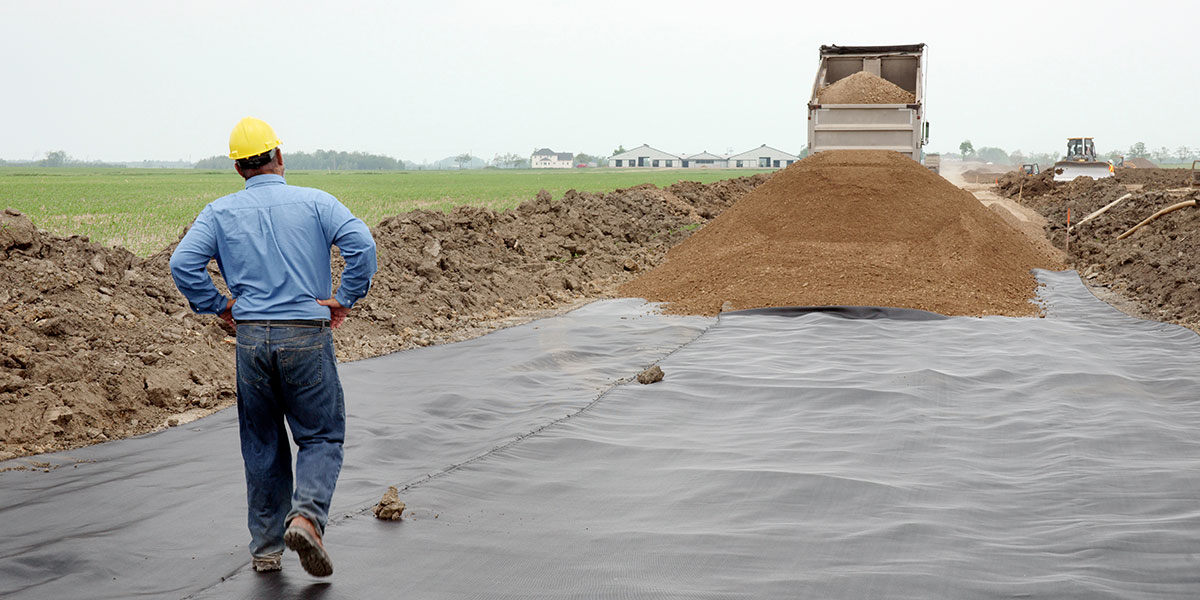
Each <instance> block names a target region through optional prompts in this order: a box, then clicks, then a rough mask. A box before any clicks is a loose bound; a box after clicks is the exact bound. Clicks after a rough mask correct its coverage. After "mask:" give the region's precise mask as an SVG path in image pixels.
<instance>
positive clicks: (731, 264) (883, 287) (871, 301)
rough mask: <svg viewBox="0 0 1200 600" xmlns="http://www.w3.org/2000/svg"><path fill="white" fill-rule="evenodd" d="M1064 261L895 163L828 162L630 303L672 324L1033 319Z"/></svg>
mask: <svg viewBox="0 0 1200 600" xmlns="http://www.w3.org/2000/svg"><path fill="white" fill-rule="evenodd" d="M1035 267H1042V268H1047V269H1057V268H1061V263H1060V261H1059V260H1058V259H1057V258H1056V257H1055V256H1053V255H1052V254H1050V253H1049V252H1048V251H1046V250H1045V249H1044V248H1042V247H1038V246H1036V245H1034V244H1033V243H1032V242H1031V241H1029V239H1028V238H1027V237H1026V236H1025V235H1024V234H1022V233H1020V232H1019V231H1017V230H1015V229H1014V228H1013V227H1011V226H1010V225H1008V224H1007V223H1006V222H1005V221H1004V220H1003V219H1002V218H1001V217H999V216H997V215H996V214H995V213H994V212H992V211H990V210H988V209H987V208H986V207H984V206H983V205H982V204H981V203H980V202H979V201H978V200H976V199H975V197H974V196H972V195H971V194H970V193H968V192H966V191H964V190H962V189H959V188H958V187H955V186H954V185H953V184H951V183H950V182H948V181H946V180H945V179H943V178H941V177H939V176H937V175H935V174H933V173H932V172H930V171H929V170H928V169H925V168H924V167H922V166H921V165H920V164H919V163H917V162H916V161H914V160H912V159H910V158H908V157H905V156H903V155H901V154H899V153H896V152H889V151H879V150H875V151H847V150H843V151H829V152H820V153H817V154H814V155H812V156H810V157H808V158H806V159H804V160H801V161H799V162H797V163H795V164H793V165H792V166H790V167H788V168H787V169H785V170H783V171H781V172H779V173H777V174H776V175H775V176H774V177H773V178H771V180H770V181H768V182H767V183H765V184H763V185H762V186H760V187H758V188H757V189H755V190H754V191H753V192H751V193H749V194H747V195H746V196H745V197H743V198H742V199H741V200H739V201H738V202H737V203H736V204H734V205H733V206H732V207H730V208H729V209H727V210H726V211H725V212H724V213H722V214H721V216H720V217H718V218H717V219H715V220H714V221H713V222H711V223H709V224H708V226H706V227H705V228H704V229H702V230H700V231H699V232H697V233H696V234H695V235H693V236H692V237H690V238H688V239H687V240H686V241H684V242H683V243H682V244H680V245H679V246H676V247H675V248H674V249H672V250H671V251H670V253H668V255H667V261H666V262H665V263H664V264H662V265H661V266H659V267H657V268H655V269H654V270H652V271H649V272H646V273H644V274H642V275H641V276H640V277H638V278H637V279H635V280H633V281H631V282H629V283H627V284H625V285H623V286H621V288H620V291H621V293H623V294H625V295H628V296H636V297H642V298H646V299H648V300H652V301H658V302H668V303H669V304H668V305H667V307H666V310H667V311H668V312H674V313H685V314H704V315H715V314H717V313H718V312H719V310H720V308H721V306H722V304H723V303H724V302H725V301H729V302H731V303H732V304H733V305H735V306H737V307H739V308H759V307H769V306H829V305H858V306H889V307H899V308H915V309H921V310H928V311H933V312H938V313H942V314H946V315H972V316H977V315H987V314H993V315H995V314H1000V315H1020V316H1025V315H1034V314H1037V313H1038V310H1039V309H1038V307H1037V306H1036V305H1035V304H1033V303H1031V302H1030V299H1032V298H1033V297H1034V296H1035V295H1036V288H1037V281H1036V279H1035V278H1034V276H1033V274H1032V273H1031V272H1030V269H1033V268H1035Z"/></svg>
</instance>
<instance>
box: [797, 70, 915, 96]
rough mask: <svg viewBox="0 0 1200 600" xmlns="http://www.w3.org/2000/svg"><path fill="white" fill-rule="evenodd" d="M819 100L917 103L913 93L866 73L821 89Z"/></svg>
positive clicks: (846, 78) (844, 78)
mask: <svg viewBox="0 0 1200 600" xmlns="http://www.w3.org/2000/svg"><path fill="white" fill-rule="evenodd" d="M817 98H818V100H817V102H819V103H820V104H912V103H913V102H916V101H917V96H916V94H914V93H913V92H910V91H908V90H905V89H904V88H902V87H900V86H898V85H896V84H894V83H892V82H890V81H888V80H886V79H884V78H882V77H880V76H878V75H875V74H874V73H868V72H866V71H859V72H857V73H855V74H853V75H850V76H848V77H843V78H841V79H839V80H837V81H835V82H833V83H831V84H829V85H827V86H825V87H823V88H821V91H820V92H818V93H817Z"/></svg>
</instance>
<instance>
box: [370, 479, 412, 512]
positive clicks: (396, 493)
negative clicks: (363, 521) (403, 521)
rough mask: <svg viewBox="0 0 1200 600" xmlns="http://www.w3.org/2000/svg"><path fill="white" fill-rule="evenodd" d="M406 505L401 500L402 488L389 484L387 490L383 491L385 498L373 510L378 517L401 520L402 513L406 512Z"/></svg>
mask: <svg viewBox="0 0 1200 600" xmlns="http://www.w3.org/2000/svg"><path fill="white" fill-rule="evenodd" d="M404 507H405V505H404V503H403V502H401V501H400V490H397V489H396V486H394V485H389V486H388V489H387V491H386V492H384V493H383V499H382V500H380V501H379V504H376V505H375V508H374V509H372V510H373V511H374V512H375V518H377V519H383V520H385V521H399V520H400V515H401V514H402V513H404Z"/></svg>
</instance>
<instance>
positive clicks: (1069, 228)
mask: <svg viewBox="0 0 1200 600" xmlns="http://www.w3.org/2000/svg"><path fill="white" fill-rule="evenodd" d="M1070 255H1071V207H1070V206H1068V207H1067V256H1070Z"/></svg>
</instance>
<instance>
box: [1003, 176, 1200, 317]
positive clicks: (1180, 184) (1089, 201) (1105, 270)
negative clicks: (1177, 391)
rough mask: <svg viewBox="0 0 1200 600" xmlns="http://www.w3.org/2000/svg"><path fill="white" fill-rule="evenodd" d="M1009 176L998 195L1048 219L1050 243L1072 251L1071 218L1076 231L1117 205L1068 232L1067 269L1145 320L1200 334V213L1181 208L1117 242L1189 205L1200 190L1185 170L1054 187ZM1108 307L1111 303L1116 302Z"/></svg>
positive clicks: (1047, 182)
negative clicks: (1165, 210)
mask: <svg viewBox="0 0 1200 600" xmlns="http://www.w3.org/2000/svg"><path fill="white" fill-rule="evenodd" d="M1050 178H1051V175H1050V174H1049V173H1044V174H1042V175H1040V176H1038V177H1021V176H1020V175H1018V174H1011V175H1008V176H1005V177H1003V178H1001V179H1000V182H999V185H998V186H997V190H998V191H999V193H1001V194H1004V195H1007V196H1009V197H1013V198H1015V197H1017V196H1018V194H1020V195H1021V197H1022V198H1023V200H1022V201H1023V203H1024V204H1025V205H1026V206H1029V207H1031V208H1033V209H1034V210H1036V211H1038V212H1039V213H1040V214H1042V215H1044V216H1045V218H1046V227H1045V229H1046V236H1047V238H1049V240H1050V242H1051V243H1052V244H1054V246H1055V247H1057V248H1061V249H1067V248H1068V246H1067V211H1068V210H1070V212H1071V219H1072V223H1073V224H1078V223H1079V222H1080V221H1081V220H1083V219H1084V218H1085V217H1087V216H1088V215H1090V214H1092V213H1093V212H1096V211H1098V210H1100V209H1101V208H1103V207H1105V206H1107V205H1109V204H1111V203H1113V202H1116V201H1117V200H1120V202H1119V203H1117V204H1116V205H1114V206H1113V207H1111V208H1110V209H1109V210H1107V211H1106V212H1104V213H1103V214H1102V215H1100V216H1098V217H1096V218H1094V219H1092V220H1090V221H1088V222H1086V223H1083V224H1082V225H1077V226H1075V227H1074V228H1073V230H1072V231H1071V236H1070V237H1071V240H1070V246H1069V251H1068V259H1067V260H1068V261H1069V262H1068V264H1069V266H1070V268H1073V269H1075V270H1077V271H1079V273H1080V275H1081V276H1082V277H1083V278H1084V280H1085V281H1086V282H1087V283H1088V284H1089V285H1090V286H1092V287H1093V288H1094V289H1096V290H1097V291H1098V293H1100V294H1101V296H1102V297H1105V296H1104V294H1105V292H1110V293H1111V295H1115V296H1116V297H1117V298H1124V299H1126V300H1127V301H1128V302H1126V303H1124V304H1121V303H1119V302H1114V304H1118V305H1119V306H1120V307H1121V308H1122V309H1123V310H1125V311H1126V312H1130V313H1132V314H1134V315H1135V316H1140V317H1143V318H1149V319H1155V320H1160V321H1166V322H1171V323H1176V324H1179V325H1183V326H1185V327H1189V328H1191V329H1193V330H1195V331H1197V332H1200V209H1197V208H1184V209H1182V210H1177V211H1175V212H1173V213H1170V214H1168V215H1165V216H1163V217H1162V218H1160V219H1158V220H1156V221H1154V222H1152V223H1150V224H1149V225H1147V226H1145V227H1143V228H1141V229H1139V230H1138V231H1137V232H1135V233H1134V234H1133V235H1131V236H1129V237H1127V238H1125V239H1123V240H1118V239H1116V238H1117V236H1119V235H1121V234H1122V233H1124V232H1126V231H1128V230H1129V229H1130V228H1131V227H1133V226H1134V225H1136V224H1138V223H1139V222H1141V221H1142V220H1144V219H1146V218H1147V217H1149V216H1150V215H1152V214H1154V213H1155V212H1157V211H1158V210H1160V209H1163V208H1166V207H1168V206H1171V205H1173V204H1177V203H1179V202H1184V201H1187V200H1190V199H1195V200H1200V189H1194V188H1191V187H1189V178H1190V173H1189V172H1188V171H1187V170H1184V169H1153V168H1147V169H1118V170H1117V173H1116V175H1115V176H1114V177H1110V178H1105V179H1098V180H1092V179H1088V178H1079V179H1076V180H1074V181H1071V182H1058V183H1056V182H1054V181H1052V180H1051V179H1050ZM1106 299H1108V300H1110V301H1113V300H1114V299H1113V298H1111V297H1106Z"/></svg>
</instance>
